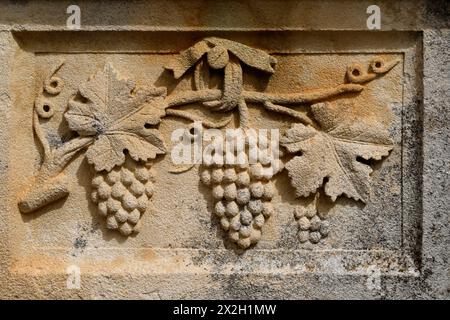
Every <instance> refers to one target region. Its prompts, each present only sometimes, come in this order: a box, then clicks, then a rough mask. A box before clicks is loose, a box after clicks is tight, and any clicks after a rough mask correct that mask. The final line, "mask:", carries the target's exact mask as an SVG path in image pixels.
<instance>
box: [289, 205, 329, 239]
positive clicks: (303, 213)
mask: <svg viewBox="0 0 450 320" xmlns="http://www.w3.org/2000/svg"><path fill="white" fill-rule="evenodd" d="M314 202H315V201H314ZM294 216H295V219H296V220H297V224H298V228H299V230H300V231H299V234H298V237H299V240H300V242H301V243H305V242H307V241H309V242H311V243H319V241H320V240H321V239H323V238H325V237H326V236H328V232H329V226H330V223H329V222H328V221H327V220H325V219H324V218H323V217H322V218H321V217H320V215H319V214H318V212H317V210H316V208H315V203H313V205H310V206H307V207H306V208H304V207H301V206H298V207H297V208H295V212H294Z"/></svg>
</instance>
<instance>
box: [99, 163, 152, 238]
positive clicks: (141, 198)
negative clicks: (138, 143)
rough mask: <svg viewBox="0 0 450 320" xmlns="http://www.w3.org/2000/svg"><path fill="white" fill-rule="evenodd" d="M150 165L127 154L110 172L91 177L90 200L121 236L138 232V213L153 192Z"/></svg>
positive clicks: (108, 226)
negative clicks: (91, 189)
mask: <svg viewBox="0 0 450 320" xmlns="http://www.w3.org/2000/svg"><path fill="white" fill-rule="evenodd" d="M153 183H154V175H153V174H152V170H151V169H150V164H149V163H148V164H145V163H142V162H136V161H134V160H132V159H130V158H128V157H127V159H126V161H125V163H124V164H123V165H122V166H116V167H114V168H113V169H112V170H111V171H110V172H104V171H103V172H98V173H96V175H95V176H94V178H93V179H92V188H93V191H92V193H91V199H92V201H93V202H94V203H95V204H97V207H98V212H99V214H100V215H101V216H103V217H105V218H106V227H107V228H108V229H112V230H118V231H119V232H120V233H121V234H122V235H125V236H128V235H130V234H131V233H137V232H139V221H140V218H141V215H142V214H143V213H144V212H145V210H146V209H147V206H148V203H149V200H150V198H151V197H152V195H153V192H154V185H153Z"/></svg>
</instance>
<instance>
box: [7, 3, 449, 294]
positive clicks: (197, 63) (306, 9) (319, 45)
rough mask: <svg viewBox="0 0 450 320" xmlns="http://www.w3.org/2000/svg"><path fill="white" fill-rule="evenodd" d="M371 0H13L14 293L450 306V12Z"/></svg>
mask: <svg viewBox="0 0 450 320" xmlns="http://www.w3.org/2000/svg"><path fill="white" fill-rule="evenodd" d="M370 4H371V3H369V2H364V1H345V2H341V1H329V2H326V4H318V3H317V1H304V2H282V3H281V2H277V1H256V2H255V1H252V2H251V3H250V2H242V1H232V2H224V1H215V2H203V1H187V2H175V1H152V2H146V1H131V2H130V1H127V2H113V3H110V2H108V3H107V2H103V1H86V2H81V3H80V4H79V5H80V8H81V29H80V30H78V31H69V30H68V29H67V27H66V20H67V17H68V15H67V14H66V7H65V4H62V3H54V2H48V1H33V2H24V3H22V2H3V3H0V12H1V14H0V113H1V116H2V119H3V121H2V122H1V123H0V148H1V150H0V151H1V156H0V182H1V183H0V196H1V198H2V200H3V201H2V202H1V204H0V206H1V207H0V297H1V298H100V299H102V298H142V299H167V298H252V299H253V298H272V299H282V298H290V299H296V298H308V299H317V298H334V299H336V298H367V299H377V298H413V299H418V298H449V290H450V280H449V275H450V268H449V261H448V254H449V251H450V250H449V248H450V239H449V238H450V227H449V213H448V212H450V205H449V204H448V203H449V200H450V199H449V190H450V182H449V181H450V180H449V176H450V169H449V168H450V160H449V159H450V145H449V141H450V134H449V130H448V129H449V123H450V113H449V111H448V108H447V106H448V104H449V103H450V99H449V92H450V80H449V77H448V75H449V74H450V70H449V69H450V64H449V59H450V58H449V54H448V52H449V49H450V48H449V42H450V41H449V40H450V32H449V19H448V16H449V15H448V13H449V7H448V4H447V3H446V2H445V1H443V2H432V1H417V2H411V1H398V2H395V3H392V2H389V1H386V2H383V1H382V2H381V3H380V4H379V5H380V8H381V12H382V26H381V30H379V31H369V30H367V27H366V19H367V14H366V8H367V7H368V6H369V5H370ZM38 13H39V14H38ZM149 13H151V14H149ZM194 121H202V125H203V126H200V127H199V126H197V124H196V123H194ZM193 123H194V124H193ZM180 128H183V129H186V131H185V133H184V134H183V136H181V137H180V139H182V141H183V143H185V144H188V145H190V144H195V141H197V140H196V139H197V138H198V137H199V136H200V134H201V133H204V132H206V129H208V128H213V129H216V130H217V131H216V132H225V130H226V129H230V128H239V129H241V130H242V132H245V133H248V134H250V133H252V132H253V131H254V130H257V129H279V130H280V131H279V134H280V145H281V147H280V148H281V149H280V154H279V159H276V160H272V159H271V157H270V156H267V155H266V156H261V157H260V158H258V161H257V162H256V163H252V162H251V161H250V159H251V151H250V149H248V150H247V149H245V148H244V149H243V151H242V152H241V155H242V159H244V162H243V163H238V164H229V163H225V164H223V163H221V162H217V161H216V160H215V159H216V158H211V159H210V158H208V159H209V160H208V159H204V160H205V161H203V162H202V163H195V164H176V163H174V160H173V157H172V155H173V150H176V148H177V146H179V142H180V141H178V140H176V139H175V140H174V139H173V138H172V134H173V132H174V131H175V130H177V129H180ZM200 145H201V146H202V147H204V148H207V146H206V145H205V143H203V145H202V143H200ZM249 145H250V143H249ZM256 148H257V149H258V150H264V149H265V147H264V143H262V142H260V141H259V142H258V144H257V146H256ZM266 149H267V150H269V151H270V152H272V153H273V152H275V151H274V150H276V148H274V146H273V145H272V146H270V147H267V148H266ZM271 155H273V154H271ZM249 162H250V163H249Z"/></svg>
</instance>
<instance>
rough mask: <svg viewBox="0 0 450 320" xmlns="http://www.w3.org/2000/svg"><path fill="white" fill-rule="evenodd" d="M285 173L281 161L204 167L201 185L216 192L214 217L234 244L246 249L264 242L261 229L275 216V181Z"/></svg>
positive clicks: (214, 195) (208, 165)
mask: <svg viewBox="0 0 450 320" xmlns="http://www.w3.org/2000/svg"><path fill="white" fill-rule="evenodd" d="M281 169H282V163H281V161H280V160H279V159H277V160H275V161H271V160H270V159H269V160H267V161H261V160H258V162H257V163H254V164H250V165H249V164H248V161H246V163H245V164H233V165H228V164H222V165H221V164H204V165H202V168H201V177H200V178H201V181H202V182H203V183H204V184H205V185H207V186H210V187H211V188H212V196H213V198H214V213H215V215H216V216H217V217H218V218H219V219H220V225H221V227H222V229H223V230H225V231H226V232H227V234H228V237H229V239H230V240H231V241H232V242H235V243H237V245H238V246H239V247H241V248H243V249H246V248H248V247H249V246H250V245H252V244H255V243H257V242H258V240H259V239H260V238H261V229H262V227H263V225H264V223H265V221H266V219H268V218H269V217H270V216H271V215H272V214H273V212H274V208H273V205H272V203H271V200H272V198H273V196H274V194H275V186H274V183H273V181H271V180H272V177H273V176H274V175H275V174H277V173H278V172H279V171H280V170H281Z"/></svg>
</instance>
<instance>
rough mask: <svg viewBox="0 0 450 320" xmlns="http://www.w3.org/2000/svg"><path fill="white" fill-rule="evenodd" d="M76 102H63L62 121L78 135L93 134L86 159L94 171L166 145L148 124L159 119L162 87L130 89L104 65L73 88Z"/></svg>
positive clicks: (143, 156)
mask: <svg viewBox="0 0 450 320" xmlns="http://www.w3.org/2000/svg"><path fill="white" fill-rule="evenodd" d="M79 94H80V95H81V99H76V98H75V99H72V100H71V101H69V109H68V111H67V112H66V113H65V118H66V120H67V121H68V123H69V127H70V129H72V130H74V131H77V132H78V134H79V135H81V136H95V138H96V139H95V141H94V143H93V144H92V145H91V146H90V147H89V148H88V150H87V152H86V157H87V159H88V162H89V163H91V164H93V165H94V166H95V169H96V170H97V171H101V170H107V171H110V170H111V169H112V168H113V167H114V166H117V165H121V164H123V163H124V161H125V154H124V151H128V153H129V155H130V157H131V158H132V159H133V160H135V161H139V160H142V161H147V160H149V159H153V158H155V157H156V155H158V154H164V153H165V152H166V147H165V145H164V142H163V139H162V137H161V136H160V134H159V132H158V130H157V129H154V128H153V126H155V125H157V124H158V123H159V122H160V119H161V117H163V116H164V115H165V108H166V103H165V102H164V98H165V96H166V88H156V87H153V86H150V87H142V88H138V89H136V88H135V83H134V82H133V81H131V80H127V79H122V78H120V76H119V74H118V73H117V72H116V71H115V70H114V68H113V67H112V66H111V65H110V64H107V65H105V67H104V69H103V70H100V71H98V72H97V73H96V74H95V75H94V76H92V77H91V78H89V79H88V80H87V81H86V82H85V83H84V84H82V85H81V86H80V88H79Z"/></svg>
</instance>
